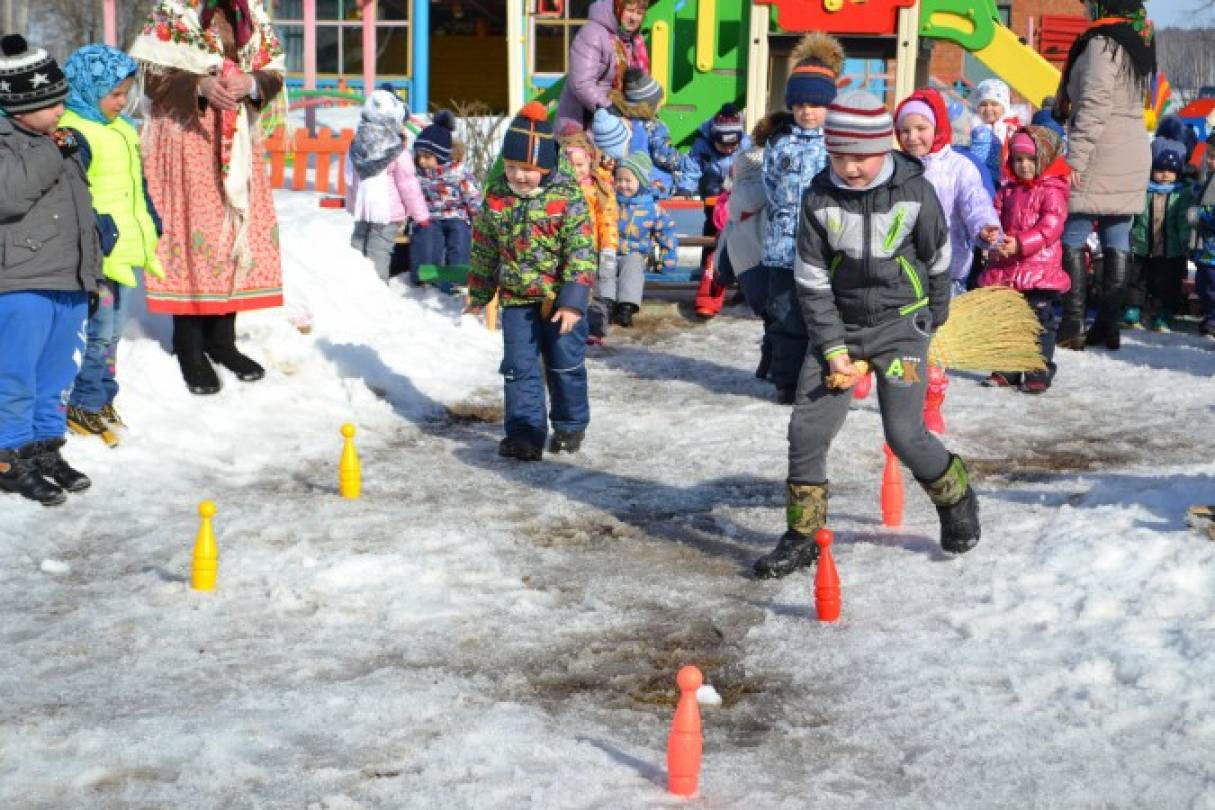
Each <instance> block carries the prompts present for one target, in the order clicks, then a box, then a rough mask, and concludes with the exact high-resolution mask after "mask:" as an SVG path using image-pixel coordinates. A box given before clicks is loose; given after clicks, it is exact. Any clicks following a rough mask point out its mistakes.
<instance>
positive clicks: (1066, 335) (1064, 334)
mask: <svg viewBox="0 0 1215 810" xmlns="http://www.w3.org/2000/svg"><path fill="white" fill-rule="evenodd" d="M1084 255H1085V254H1084V248H1064V249H1063V271H1064V272H1065V273H1067V275H1068V278H1070V279H1071V283H1072V286H1071V288H1070V289H1069V290H1068V291H1067V292H1066V293H1064V294H1063V320H1061V321H1060V322H1059V329H1058V331H1057V332H1056V337H1055V345H1056V346H1059V347H1061V348H1064V349H1072V350H1073V351H1078V352H1082V351H1084V310H1085V298H1086V297H1087V294H1088V267H1087V266H1086V264H1085V261H1084Z"/></svg>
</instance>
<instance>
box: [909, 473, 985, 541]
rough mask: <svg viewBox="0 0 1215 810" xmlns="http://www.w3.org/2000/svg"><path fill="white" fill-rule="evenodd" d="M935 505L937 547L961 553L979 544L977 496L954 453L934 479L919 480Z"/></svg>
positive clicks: (979, 526) (980, 527)
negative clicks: (940, 474)
mask: <svg viewBox="0 0 1215 810" xmlns="http://www.w3.org/2000/svg"><path fill="white" fill-rule="evenodd" d="M920 486H922V487H924V491H925V492H927V493H928V497H929V499H931V500H932V502H933V503H934V504H935V505H936V507H937V516H938V517H939V518H940V519H941V548H942V549H944V550H945V551H947V552H949V553H950V554H965V553H966V552H967V551H970V550H971V549H972V548H974V547H975V546H977V545H978V544H979V538H980V536H981V535H982V526H981V525H980V524H979V497H978V496H977V495H975V491H974V490H973V489H972V488H971V486H970V479H969V477H968V476H967V474H966V465H965V464H964V463H963V462H962V459H960V458H958V457H957V456H950V457H949V466H948V467H946V468H945V473H944V474H943V475H942V476H941V477H940V478H938V479H936V480H935V481H921V482H920Z"/></svg>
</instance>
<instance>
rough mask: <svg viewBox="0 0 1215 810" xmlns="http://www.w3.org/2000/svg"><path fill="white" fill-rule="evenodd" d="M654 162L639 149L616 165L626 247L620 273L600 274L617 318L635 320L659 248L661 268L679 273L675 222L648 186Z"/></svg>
mask: <svg viewBox="0 0 1215 810" xmlns="http://www.w3.org/2000/svg"><path fill="white" fill-rule="evenodd" d="M651 168H652V164H651V163H650V156H649V155H647V154H646V153H645V152H634V153H633V154H631V155H629V156H628V157H627V158H625V159H624V160H623V161H621V162H620V165H618V166H617V167H616V205H617V206H618V208H619V210H620V214H619V222H620V247H619V254H618V255H617V259H616V272H615V274H614V275H613V274H612V273H611V272H610V270H609V273H608V276H607V277H604V276H600V277H599V301H600V302H601V304H602V305H603V306H604V307H605V308H606V309H607V310H608V311H610V312H611V313H612V323H616V324H619V325H621V326H623V327H626V328H627V327H630V326H632V325H633V316H634V315H636V314H637V312H638V310H640V309H641V297H642V294H643V293H644V292H645V273H646V270H647V268H648V267H649V266H650V262H651V261H652V259H653V257H654V253H655V250H657V252H658V267H659V272H668V273H669V272H673V271H674V270H675V264H676V259H677V255H678V252H679V240H678V238H677V237H676V235H675V223H674V222H673V221H672V220H671V217H670V215H668V214H667V212H666V211H663V210H662V208H660V207H659V205H658V203H657V201H656V200H655V199H654V195H653V194H651V193H650V189H649V186H647V185H646V183H647V181H648V179H649V176H650V169H651Z"/></svg>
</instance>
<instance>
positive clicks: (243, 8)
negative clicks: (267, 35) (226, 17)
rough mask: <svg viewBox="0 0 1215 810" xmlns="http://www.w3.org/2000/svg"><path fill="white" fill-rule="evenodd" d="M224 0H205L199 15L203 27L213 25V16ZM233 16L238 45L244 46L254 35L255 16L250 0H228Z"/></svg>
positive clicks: (233, 26)
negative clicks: (251, 9)
mask: <svg viewBox="0 0 1215 810" xmlns="http://www.w3.org/2000/svg"><path fill="white" fill-rule="evenodd" d="M222 2H224V0H204V5H203V10H202V13H201V14H199V15H198V20H199V22H201V23H202V27H203V28H210V27H211V18H212V17H214V16H215V12H216V11H218V10H219V6H220V3H222ZM228 2H229V3H230V4H231V7H230V8H229V9H228V10H229V13H230V14H231V17H232V31H233V33H234V34H235V36H236V47H238V48H243V47H244V46H245V43H246V42H248V41H249V39H250V37H252V36H253V16H252V15H251V14H250V13H249V0H228Z"/></svg>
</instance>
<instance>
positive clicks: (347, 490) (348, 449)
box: [338, 423, 363, 499]
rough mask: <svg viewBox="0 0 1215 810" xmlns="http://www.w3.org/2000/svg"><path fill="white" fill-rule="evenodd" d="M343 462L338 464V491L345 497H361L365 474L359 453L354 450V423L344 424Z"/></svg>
mask: <svg viewBox="0 0 1215 810" xmlns="http://www.w3.org/2000/svg"><path fill="white" fill-rule="evenodd" d="M342 436H343V437H345V442H343V445H342V462H341V463H340V464H339V465H338V492H340V493H341V494H342V497H343V498H351V499H354V498H357V497H359V490H360V489H361V488H362V484H363V476H362V473H361V472H360V470H359V454H358V453H356V452H355V451H354V425H352V424H349V423H347V424H345V425H342Z"/></svg>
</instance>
